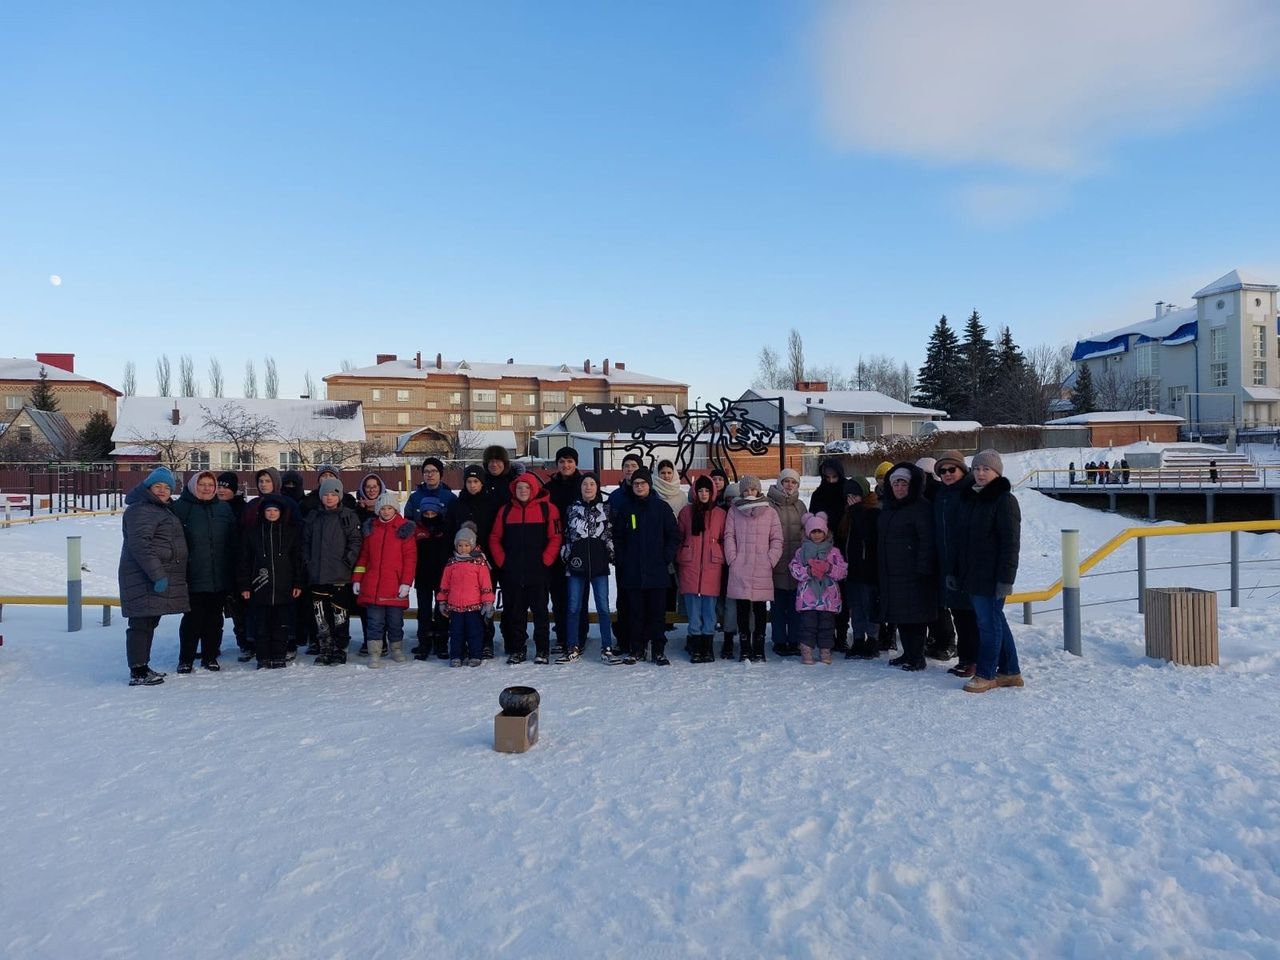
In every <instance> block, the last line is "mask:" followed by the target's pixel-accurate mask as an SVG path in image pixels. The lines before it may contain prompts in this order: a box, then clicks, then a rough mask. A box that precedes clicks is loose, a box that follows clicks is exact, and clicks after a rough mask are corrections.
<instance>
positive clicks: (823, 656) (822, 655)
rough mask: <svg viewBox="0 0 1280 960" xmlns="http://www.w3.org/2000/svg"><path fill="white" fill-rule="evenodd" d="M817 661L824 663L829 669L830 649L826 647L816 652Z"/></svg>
mask: <svg viewBox="0 0 1280 960" xmlns="http://www.w3.org/2000/svg"><path fill="white" fill-rule="evenodd" d="M818 659H819V660H821V661H822V662H823V663H825V664H826V665H827V666H828V667H829V666H831V650H830V648H828V647H823V648H822V649H821V650H819V651H818Z"/></svg>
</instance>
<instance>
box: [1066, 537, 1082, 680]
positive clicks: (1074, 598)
mask: <svg viewBox="0 0 1280 960" xmlns="http://www.w3.org/2000/svg"><path fill="white" fill-rule="evenodd" d="M1062 649H1063V650H1065V651H1067V653H1073V654H1075V655H1076V656H1077V657H1078V656H1080V531H1079V530H1063V531H1062Z"/></svg>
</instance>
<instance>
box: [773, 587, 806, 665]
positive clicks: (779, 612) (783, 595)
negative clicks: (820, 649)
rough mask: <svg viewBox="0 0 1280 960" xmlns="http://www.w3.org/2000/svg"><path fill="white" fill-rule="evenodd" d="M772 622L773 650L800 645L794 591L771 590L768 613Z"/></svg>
mask: <svg viewBox="0 0 1280 960" xmlns="http://www.w3.org/2000/svg"><path fill="white" fill-rule="evenodd" d="M770 619H771V620H772V621H773V632H772V639H773V649H774V652H775V653H776V652H777V650H778V648H779V647H781V646H786V645H789V644H793V643H794V644H797V645H799V643H800V611H799V610H797V609H796V591H795V590H779V589H778V588H777V587H774V588H773V609H772V610H771V611H770Z"/></svg>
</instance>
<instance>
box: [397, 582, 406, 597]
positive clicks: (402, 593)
mask: <svg viewBox="0 0 1280 960" xmlns="http://www.w3.org/2000/svg"><path fill="white" fill-rule="evenodd" d="M396 596H397V597H399V598H400V599H401V600H407V599H409V585H408V584H407V583H402V584H400V589H399V590H397V591H396Z"/></svg>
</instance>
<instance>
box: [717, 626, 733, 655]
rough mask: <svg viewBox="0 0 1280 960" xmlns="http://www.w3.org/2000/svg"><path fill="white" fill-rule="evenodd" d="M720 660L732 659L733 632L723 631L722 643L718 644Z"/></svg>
mask: <svg viewBox="0 0 1280 960" xmlns="http://www.w3.org/2000/svg"><path fill="white" fill-rule="evenodd" d="M720 659H721V660H732V659H733V632H732V631H725V635H724V642H723V643H721V644H720Z"/></svg>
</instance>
